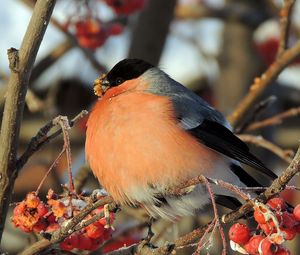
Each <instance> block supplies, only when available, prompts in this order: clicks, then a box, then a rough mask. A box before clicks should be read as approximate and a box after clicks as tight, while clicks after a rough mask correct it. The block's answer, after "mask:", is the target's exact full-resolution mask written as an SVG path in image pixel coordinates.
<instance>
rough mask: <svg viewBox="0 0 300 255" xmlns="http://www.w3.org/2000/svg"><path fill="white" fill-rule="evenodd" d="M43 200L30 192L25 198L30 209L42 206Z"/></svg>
mask: <svg viewBox="0 0 300 255" xmlns="http://www.w3.org/2000/svg"><path fill="white" fill-rule="evenodd" d="M40 202H41V200H40V199H39V197H38V196H37V195H36V194H35V192H30V193H28V194H27V196H26V198H25V204H26V206H27V207H29V208H37V207H38V205H39V204H40Z"/></svg>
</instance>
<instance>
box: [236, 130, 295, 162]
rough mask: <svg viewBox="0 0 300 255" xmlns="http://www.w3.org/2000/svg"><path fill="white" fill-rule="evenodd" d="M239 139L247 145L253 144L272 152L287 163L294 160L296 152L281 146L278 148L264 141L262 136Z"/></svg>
mask: <svg viewBox="0 0 300 255" xmlns="http://www.w3.org/2000/svg"><path fill="white" fill-rule="evenodd" d="M238 137H239V138H240V139H241V140H242V141H244V142H246V143H252V144H255V145H256V146H259V147H262V148H265V149H267V150H269V151H271V152H273V153H274V154H275V155H277V156H278V157H280V158H281V159H283V160H284V161H285V162H287V163H289V164H290V163H291V162H292V160H293V158H292V157H293V156H294V152H293V151H292V150H283V149H281V148H280V147H279V146H277V145H276V144H274V143H271V142H270V141H268V140H266V139H264V138H263V137H262V136H254V135H247V134H244V135H238Z"/></svg>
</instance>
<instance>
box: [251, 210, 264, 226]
mask: <svg viewBox="0 0 300 255" xmlns="http://www.w3.org/2000/svg"><path fill="white" fill-rule="evenodd" d="M253 216H254V219H255V220H256V222H257V223H266V219H265V216H264V214H263V212H262V211H261V210H260V209H259V208H255V210H254V214H253Z"/></svg>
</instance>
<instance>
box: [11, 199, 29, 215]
mask: <svg viewBox="0 0 300 255" xmlns="http://www.w3.org/2000/svg"><path fill="white" fill-rule="evenodd" d="M25 209H26V205H25V202H24V201H22V202H21V203H19V204H17V206H16V207H15V208H14V211H13V215H14V216H19V215H21V214H23V213H24V212H25Z"/></svg>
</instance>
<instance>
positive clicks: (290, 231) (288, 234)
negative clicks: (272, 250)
mask: <svg viewBox="0 0 300 255" xmlns="http://www.w3.org/2000/svg"><path fill="white" fill-rule="evenodd" d="M280 230H281V231H282V232H283V234H284V239H285V240H293V239H294V238H295V236H296V234H297V232H296V230H295V229H294V228H280Z"/></svg>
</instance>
